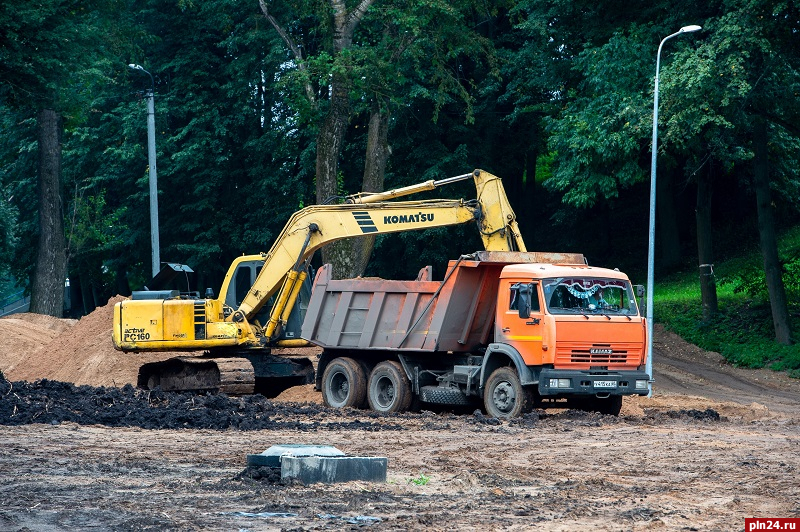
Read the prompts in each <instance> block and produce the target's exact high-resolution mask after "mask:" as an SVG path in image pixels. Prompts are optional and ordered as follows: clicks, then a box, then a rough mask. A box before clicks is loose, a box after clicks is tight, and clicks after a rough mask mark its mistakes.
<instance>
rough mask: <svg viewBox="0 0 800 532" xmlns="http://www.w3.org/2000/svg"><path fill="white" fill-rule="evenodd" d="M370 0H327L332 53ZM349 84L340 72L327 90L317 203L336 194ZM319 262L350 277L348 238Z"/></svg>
mask: <svg viewBox="0 0 800 532" xmlns="http://www.w3.org/2000/svg"><path fill="white" fill-rule="evenodd" d="M372 1H373V0H361V2H359V4H358V5H357V6H356V7H355V8H354V9H353V10H352V11H349V12H348V11H347V7H346V5H345V2H344V1H343V0H330V4H331V8H332V9H333V20H332V22H333V53H334V55H339V54H341V52H343V51H344V50H347V49H349V48H350V47H351V46H352V44H353V34H354V33H355V31H356V28H357V27H358V25H359V23H360V22H361V19H362V18H363V16H364V14H365V13H366V12H367V10H368V9H369V7H370V5H371V4H372ZM349 89H350V84H349V81H348V80H347V78H346V77H345V76H344V75H342V74H334V75H333V79H332V81H331V89H330V108H329V110H328V116H327V117H325V121H324V122H323V123H322V126H321V127H320V130H319V134H318V135H317V203H323V202H325V200H327V199H328V198H330V197H331V196H336V195H337V193H338V189H339V187H338V177H339V176H338V173H339V154H340V153H341V151H342V143H343V141H344V134H345V131H346V127H347V122H348V121H349V119H350V95H349ZM322 262H324V263H330V264H331V265H332V266H333V272H332V273H333V278H334V279H341V278H342V277H343V276H349V275H350V273H351V272H353V271H355V269H356V258H355V257H354V256H353V246H352V244H351V243H349V242H347V241H340V242H334V243H332V244H328V245H327V246H326V247H324V248H322Z"/></svg>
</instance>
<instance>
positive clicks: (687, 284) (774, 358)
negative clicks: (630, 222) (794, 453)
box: [654, 229, 800, 378]
mask: <svg viewBox="0 0 800 532" xmlns="http://www.w3.org/2000/svg"><path fill="white" fill-rule="evenodd" d="M781 249H782V250H783V252H784V253H785V254H786V255H787V256H792V257H794V258H793V259H792V260H791V261H789V262H787V263H785V264H791V265H792V266H791V267H790V268H785V272H784V279H785V280H786V281H787V283H786V284H787V295H789V294H791V295H789V297H788V299H789V302H790V309H789V310H790V314H791V315H792V316H793V318H792V320H793V322H792V328H793V329H794V330H795V331H797V330H798V328H800V319H798V316H800V303H798V301H800V298H798V296H800V291H798V290H797V288H798V286H797V277H796V275H797V269H798V266H797V262H798V261H797V253H798V252H799V251H800V231H797V230H796V229H795V230H793V231H790V232H789V233H787V234H786V235H784V237H783V238H782V239H781ZM759 263H760V256H759V254H758V253H757V251H753V252H751V253H750V254H748V255H744V256H738V257H734V258H731V259H729V260H727V261H724V262H722V263H720V264H719V265H717V267H716V270H717V277H718V279H720V280H719V282H718V287H719V289H718V296H719V307H720V308H719V314H718V315H717V316H716V317H715V318H714V319H713V320H712V321H711V322H704V321H703V315H702V309H701V307H700V306H699V305H698V304H697V301H699V298H700V294H699V286H698V283H697V281H696V273H695V272H691V273H689V272H687V273H683V274H676V275H674V276H672V277H671V278H669V279H668V280H666V281H665V282H661V283H658V285H657V287H656V289H657V291H656V294H655V307H654V318H655V320H656V321H658V322H662V323H664V325H665V326H666V327H667V328H668V329H670V330H672V331H674V332H676V333H677V334H679V335H680V336H681V337H683V338H684V339H686V340H687V341H689V342H691V343H693V344H696V345H698V346H700V347H702V348H704V349H708V350H711V351H716V352H719V353H720V354H721V355H722V356H723V357H725V358H726V359H727V360H728V361H730V362H731V363H733V364H736V365H739V366H743V367H749V368H760V367H765V366H766V367H769V368H771V369H774V370H777V371H787V372H789V374H790V375H792V376H794V377H797V378H800V345H798V344H795V345H791V346H785V345H781V344H778V343H776V342H775V341H774V337H775V333H774V328H773V324H772V314H771V310H770V306H769V300H768V299H767V297H766V286H765V281H764V274H763V270H761V269H760V268H758V266H757V264H759ZM787 274H788V275H787Z"/></svg>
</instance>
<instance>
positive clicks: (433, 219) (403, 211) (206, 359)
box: [113, 170, 527, 397]
mask: <svg viewBox="0 0 800 532" xmlns="http://www.w3.org/2000/svg"><path fill="white" fill-rule="evenodd" d="M470 178H472V179H473V180H474V182H475V186H476V189H477V199H475V200H468V201H465V200H448V199H434V200H421V201H393V200H395V199H396V198H400V197H403V196H407V195H409V194H414V193H417V192H422V191H427V190H433V189H435V188H438V187H441V186H443V185H447V184H450V183H454V182H457V181H462V180H466V179H470ZM471 221H474V222H476V224H477V226H478V230H479V232H480V236H481V238H482V240H483V244H484V247H485V249H486V250H487V251H527V250H526V248H525V244H524V242H523V240H522V237H521V235H520V233H519V228H518V226H517V222H516V217H515V215H514V211H513V210H512V209H511V205H510V204H509V201H508V198H507V197H506V193H505V189H504V188H503V184H502V181H501V180H500V178H499V177H497V176H494V175H492V174H490V173H488V172H485V171H483V170H475V171H473V172H471V173H469V174H464V175H459V176H455V177H450V178H446V179H442V180H437V181H434V180H431V181H426V182H424V183H419V184H416V185H411V186H407V187H402V188H398V189H394V190H390V191H387V192H377V193H359V194H355V195H352V196H348V197H347V198H346V199H345V203H341V204H334V205H313V206H310V207H306V208H304V209H301V210H299V211H297V212H296V213H294V214H293V215H292V217H291V218H290V219H289V221H288V222H287V223H286V226H285V227H284V228H283V231H282V232H281V234H280V236H279V237H278V239H277V240H276V241H275V243H274V244H273V246H272V248H271V249H270V250H269V252H267V253H261V254H258V255H244V256H242V257H239V258H237V259H236V260H234V261H233V263H232V264H231V266H230V268H229V269H228V273H227V274H226V276H225V279H224V281H223V283H222V287H221V289H220V294H219V297H216V298H215V297H214V296H213V294H209V293H207V294H206V297H205V298H200V297H197V296H187V295H181V294H180V292H178V291H170V290H152V291H147V290H146V291H138V292H134V293H133V294H132V296H131V299H128V300H125V301H122V302H120V303H117V304H116V305H115V306H114V330H113V341H114V347H115V348H116V349H118V350H120V351H125V352H142V351H147V352H151V351H167V352H170V351H175V352H182V351H183V352H189V351H204V354H203V355H202V356H182V357H176V358H171V359H169V360H165V361H163V362H155V363H150V364H145V365H143V366H142V367H141V368H140V371H139V377H138V385H139V386H140V387H143V388H149V389H154V388H156V387H161V389H163V390H214V391H220V392H223V393H227V394H232V395H244V394H250V393H254V392H257V393H262V394H264V395H266V396H268V397H274V396H276V395H278V394H279V393H280V392H281V391H283V390H285V389H287V388H289V387H291V386H295V385H300V384H306V383H311V382H313V381H314V372H313V367H312V364H311V361H310V360H309V359H308V358H296V357H288V356H281V355H278V354H275V353H274V351H275V350H276V349H277V350H280V348H296V347H304V346H310V345H311V344H309V343H308V342H306V341H305V340H302V339H300V337H299V331H300V328H301V325H302V318H303V315H304V312H303V311H304V304H305V305H307V301H308V293H306V294H302V292H303V291H306V292H310V288H309V285H310V283H307V282H304V281H305V280H306V278H307V276H308V274H307V272H308V269H309V263H310V261H311V258H312V256H313V254H314V252H315V251H316V250H317V249H319V248H320V247H322V246H324V245H325V244H328V243H330V242H333V241H336V240H341V239H344V238H353V237H358V236H364V235H372V234H374V235H380V234H386V233H395V232H401V231H411V230H417V229H426V228H431V227H442V226H448V225H457V224H463V223H468V222H471ZM267 303H271V305H267Z"/></svg>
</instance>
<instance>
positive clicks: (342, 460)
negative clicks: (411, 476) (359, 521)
mask: <svg viewBox="0 0 800 532" xmlns="http://www.w3.org/2000/svg"><path fill="white" fill-rule="evenodd" d="M388 465H389V460H388V459H387V458H386V457H369V456H302V457H298V456H290V455H284V456H283V457H282V458H281V478H282V479H289V478H296V479H298V480H301V481H302V482H304V483H306V484H312V483H314V482H325V483H328V484H333V483H336V482H350V481H352V480H361V481H365V482H386V471H387V469H388Z"/></svg>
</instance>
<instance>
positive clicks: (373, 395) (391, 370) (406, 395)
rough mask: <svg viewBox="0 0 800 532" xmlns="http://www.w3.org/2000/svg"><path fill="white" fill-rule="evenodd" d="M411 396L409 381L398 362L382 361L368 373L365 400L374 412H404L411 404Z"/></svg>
mask: <svg viewBox="0 0 800 532" xmlns="http://www.w3.org/2000/svg"><path fill="white" fill-rule="evenodd" d="M412 396H413V394H412V392H411V382H410V381H409V380H408V377H406V374H405V372H404V371H403V366H401V365H400V363H399V362H394V361H389V360H386V361H383V362H381V363H380V364H378V365H377V366H375V369H373V370H372V373H370V375H369V386H368V387H367V400H368V401H369V406H370V408H372V409H373V410H375V411H376V412H383V413H386V414H393V413H395V412H404V411H406V410H408V408H409V407H410V406H411V399H412Z"/></svg>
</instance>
